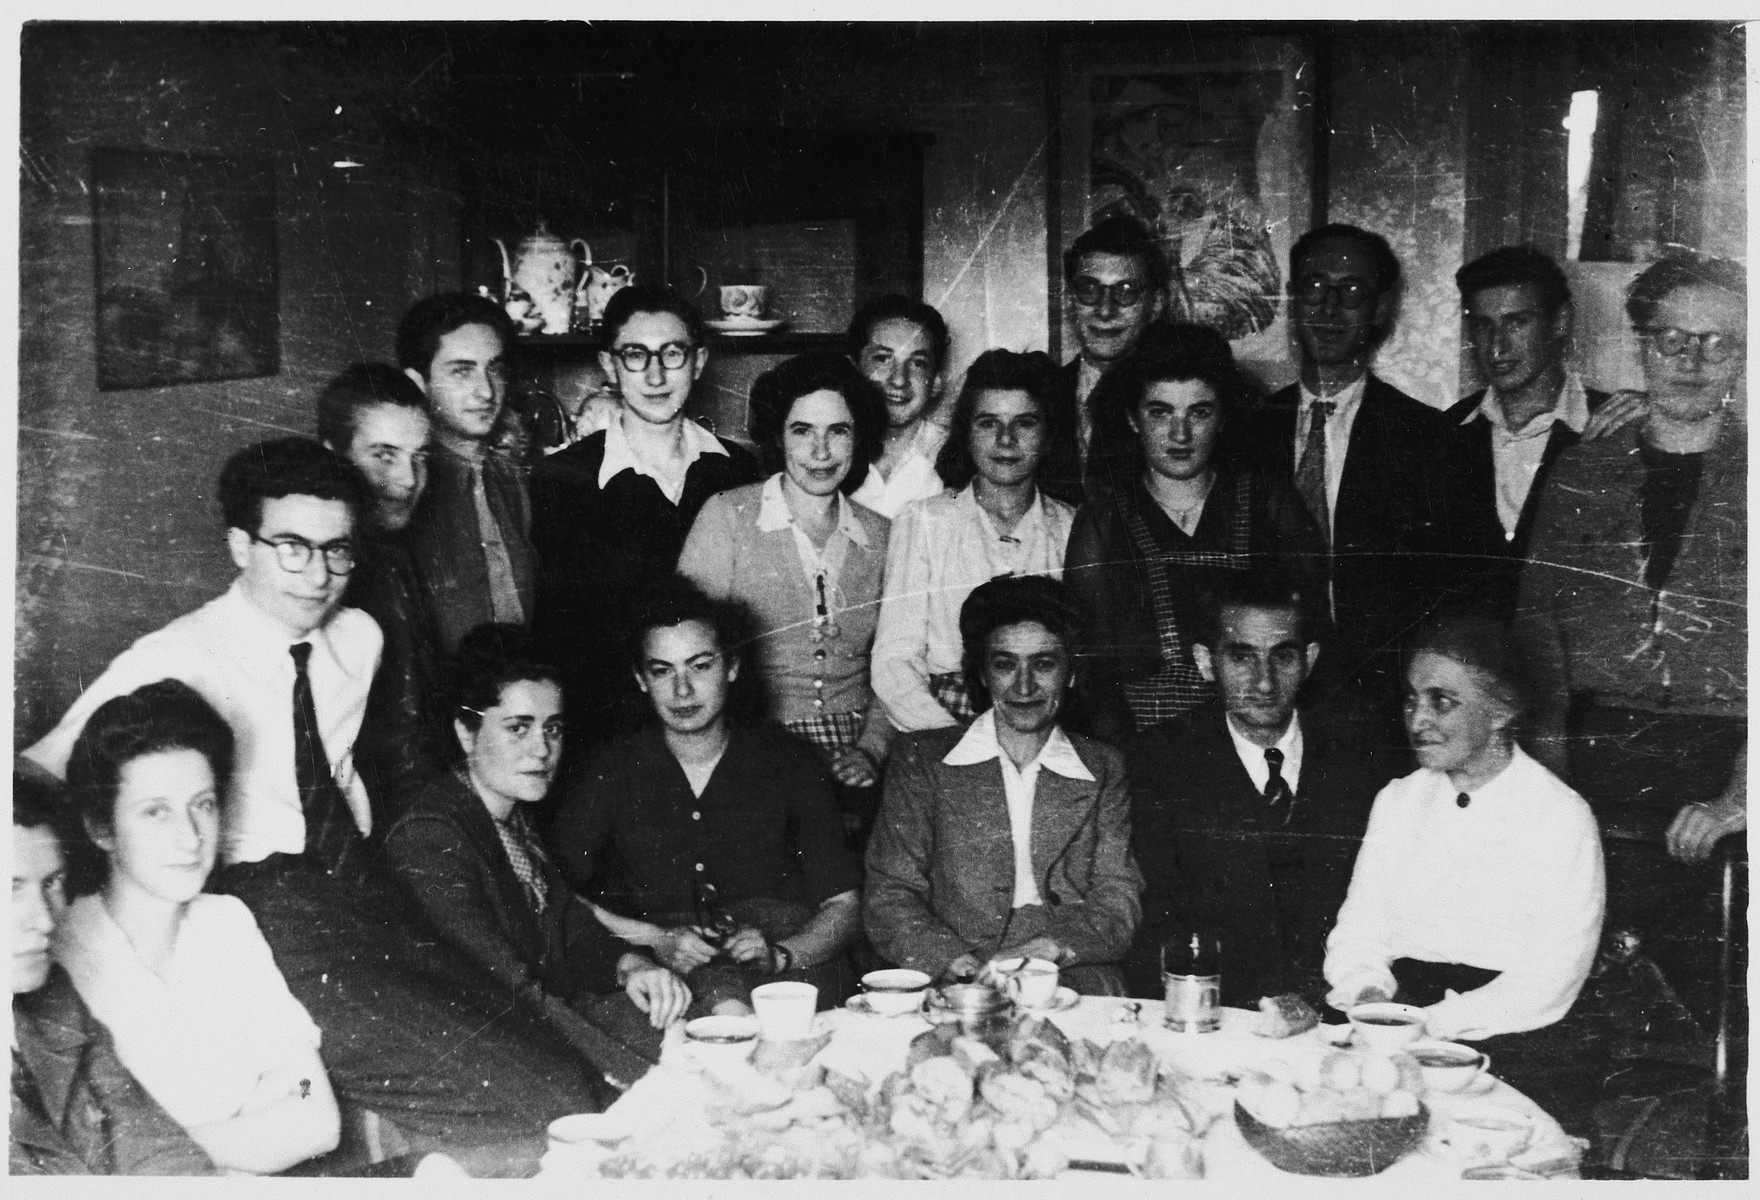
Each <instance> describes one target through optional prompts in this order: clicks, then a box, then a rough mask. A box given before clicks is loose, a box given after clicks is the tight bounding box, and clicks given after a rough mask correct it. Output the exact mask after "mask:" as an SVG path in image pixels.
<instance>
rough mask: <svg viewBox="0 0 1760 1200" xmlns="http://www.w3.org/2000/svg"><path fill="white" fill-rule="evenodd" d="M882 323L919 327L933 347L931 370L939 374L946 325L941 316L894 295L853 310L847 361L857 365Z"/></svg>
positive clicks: (944, 357) (917, 302) (944, 360)
mask: <svg viewBox="0 0 1760 1200" xmlns="http://www.w3.org/2000/svg"><path fill="white" fill-rule="evenodd" d="M882 321H909V322H911V323H912V324H913V325H917V326H919V327H920V328H921V329H922V330H923V332H925V333H927V334H928V335H929V344H930V345H931V346H932V347H934V350H935V369H936V370H937V371H939V370H941V368H943V367H945V366H946V365H947V346H948V336H947V322H946V321H944V320H942V318H941V314H940V313H938V312H936V311H935V309H934V307H933V306H931V305H928V304H924V303H923V302H922V301H921V300H913V299H911V298H910V297H909V296H900V295H897V294H893V295H890V296H882V297H880V298H879V299H878V300H870V301H868V303H866V304H864V305H862V307H861V308H859V309H857V310H856V315H855V317H854V318H853V319H851V321H850V323H849V335H848V339H847V341H846V342H845V345H846V346H847V347H848V349H849V357H850V361H852V362H855V363H858V364H859V363H860V362H861V360H862V350H863V348H864V347H866V346H867V344H868V339H869V338H871V337H873V336H874V326H876V325H878V324H879V323H880V322H882Z"/></svg>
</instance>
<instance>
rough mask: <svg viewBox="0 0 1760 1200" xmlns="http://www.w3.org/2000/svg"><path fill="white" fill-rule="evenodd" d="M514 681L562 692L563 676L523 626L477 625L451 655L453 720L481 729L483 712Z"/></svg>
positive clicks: (471, 728) (495, 702)
mask: <svg viewBox="0 0 1760 1200" xmlns="http://www.w3.org/2000/svg"><path fill="white" fill-rule="evenodd" d="M513 683H553V684H555V685H556V686H557V688H558V689H561V688H562V686H563V683H562V672H561V670H560V669H559V668H558V667H557V666H556V664H554V663H552V662H550V661H549V659H548V658H546V657H545V655H544V654H543V652H542V651H541V650H539V648H538V641H537V639H536V638H534V637H533V636H532V635H531V633H530V632H528V631H527V630H525V629H523V628H522V627H520V626H518V625H507V624H496V623H493V622H485V623H484V624H482V625H478V626H477V627H476V628H474V629H472V630H471V631H470V632H469V633H467V634H465V635H464V636H463V637H462V638H460V639H459V640H458V650H457V651H456V652H455V653H454V654H453V656H452V686H451V689H450V693H449V694H450V697H451V705H450V707H451V711H452V716H453V719H455V720H456V721H458V722H459V723H460V724H461V725H463V726H464V727H465V728H466V729H469V730H471V731H473V732H475V731H476V730H478V729H481V728H482V726H483V714H484V713H485V712H487V711H488V710H489V709H491V708H494V707H495V706H496V705H497V704H499V703H501V694H502V693H503V692H504V691H506V690H507V687H508V685H509V684H513ZM461 753H462V752H461Z"/></svg>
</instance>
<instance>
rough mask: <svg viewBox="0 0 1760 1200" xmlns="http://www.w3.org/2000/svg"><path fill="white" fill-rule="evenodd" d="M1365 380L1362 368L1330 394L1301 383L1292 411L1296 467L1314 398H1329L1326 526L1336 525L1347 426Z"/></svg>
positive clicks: (1350, 424) (1354, 416)
mask: <svg viewBox="0 0 1760 1200" xmlns="http://www.w3.org/2000/svg"><path fill="white" fill-rule="evenodd" d="M1368 383H1369V373H1368V372H1367V371H1365V372H1363V374H1362V375H1360V376H1358V377H1357V380H1356V382H1355V383H1352V384H1350V385H1349V386H1347V387H1345V388H1343V389H1342V390H1340V391H1336V392H1333V393H1332V394H1331V395H1330V396H1322V395H1320V394H1319V393H1318V392H1310V391H1309V390H1308V385H1307V384H1302V385H1301V392H1302V408H1301V411H1300V412H1298V413H1297V414H1296V456H1295V459H1294V466H1295V468H1296V469H1297V470H1300V469H1301V465H1302V450H1303V449H1304V448H1305V447H1306V446H1307V444H1308V426H1309V424H1310V422H1311V418H1312V417H1313V414H1314V407H1313V405H1314V401H1316V400H1330V401H1331V402H1332V404H1333V406H1334V407H1333V409H1332V415H1331V416H1330V417H1327V418H1326V524H1327V528H1329V529H1337V528H1338V489H1339V486H1340V485H1341V484H1342V483H1343V482H1344V460H1345V455H1347V454H1349V453H1350V449H1351V430H1352V429H1354V428H1356V425H1357V413H1358V412H1360V411H1361V410H1362V407H1363V389H1364V388H1365V387H1366V386H1368ZM1292 478H1293V476H1292Z"/></svg>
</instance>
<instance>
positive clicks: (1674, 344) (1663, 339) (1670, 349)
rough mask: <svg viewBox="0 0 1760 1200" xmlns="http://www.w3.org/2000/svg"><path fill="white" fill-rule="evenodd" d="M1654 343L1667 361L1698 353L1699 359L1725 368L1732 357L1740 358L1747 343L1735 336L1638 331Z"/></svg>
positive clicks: (1679, 330) (1664, 330) (1652, 330)
mask: <svg viewBox="0 0 1760 1200" xmlns="http://www.w3.org/2000/svg"><path fill="white" fill-rule="evenodd" d="M1638 332H1639V333H1641V334H1643V335H1644V336H1645V337H1647V338H1649V339H1650V345H1651V346H1652V347H1653V348H1654V349H1655V350H1656V353H1658V354H1660V355H1662V357H1664V358H1679V357H1680V356H1681V355H1683V354H1686V353H1688V352H1690V351H1694V350H1697V351H1698V353H1699V357H1700V358H1701V359H1702V360H1704V361H1705V362H1708V363H1710V364H1711V365H1712V366H1721V365H1722V364H1724V363H1726V362H1728V361H1729V359H1730V356H1731V355H1735V354H1740V353H1741V352H1742V349H1743V348H1744V347H1745V346H1746V345H1747V339H1745V338H1743V337H1742V336H1741V335H1740V334H1734V333H1688V332H1687V331H1686V330H1684V329H1675V328H1673V327H1672V326H1670V327H1666V328H1655V327H1653V328H1647V329H1640V330H1638Z"/></svg>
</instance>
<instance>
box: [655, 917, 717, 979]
mask: <svg viewBox="0 0 1760 1200" xmlns="http://www.w3.org/2000/svg"><path fill="white" fill-rule="evenodd" d="M719 953H720V951H718V950H716V949H715V947H713V946H711V945H710V944H709V943H708V942H705V941H704V940H703V939H702V938H701V937H700V936H699V935H698V934H697V931H696V930H694V929H691V928H689V927H688V926H683V925H681V926H679V927H678V928H677V929H668V930H665V931H664V932H662V933H661V934H660V936H659V937H658V938H657V939H655V941H654V957H656V958H658V959H659V960H660V962H661V964H662V965H663V966H665V967H666V968H667V969H668V970H670V971H672V972H674V973H675V974H678V975H689V974H690V973H691V972H692V971H694V970H696V969H697V968H698V967H700V966H702V965H703V964H704V963H707V962H710V961H711V960H713V959H714V958H715V956H716V955H717V954H719Z"/></svg>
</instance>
